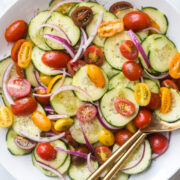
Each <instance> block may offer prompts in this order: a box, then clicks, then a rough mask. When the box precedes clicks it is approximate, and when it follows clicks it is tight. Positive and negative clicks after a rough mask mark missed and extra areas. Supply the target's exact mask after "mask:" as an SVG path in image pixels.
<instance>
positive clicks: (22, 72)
mask: <svg viewBox="0 0 180 180" xmlns="http://www.w3.org/2000/svg"><path fill="white" fill-rule="evenodd" d="M16 72H17V74H18V75H19V77H20V78H22V79H24V70H23V68H21V67H19V66H18V64H17V63H16Z"/></svg>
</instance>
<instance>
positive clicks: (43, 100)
mask: <svg viewBox="0 0 180 180" xmlns="http://www.w3.org/2000/svg"><path fill="white" fill-rule="evenodd" d="M37 94H41V95H45V94H47V91H46V89H38V90H37ZM36 98H37V100H38V101H39V102H40V103H41V104H42V105H48V104H49V100H50V97H36Z"/></svg>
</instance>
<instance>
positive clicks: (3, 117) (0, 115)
mask: <svg viewBox="0 0 180 180" xmlns="http://www.w3.org/2000/svg"><path fill="white" fill-rule="evenodd" d="M12 124H13V113H12V112H11V110H10V109H8V108H7V107H6V106H0V127H3V128H7V127H10V126H11V125H12Z"/></svg>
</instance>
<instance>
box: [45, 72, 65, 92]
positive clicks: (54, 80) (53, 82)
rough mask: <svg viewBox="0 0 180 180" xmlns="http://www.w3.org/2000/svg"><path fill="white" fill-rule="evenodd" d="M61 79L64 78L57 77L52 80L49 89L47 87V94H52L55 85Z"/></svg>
mask: <svg viewBox="0 0 180 180" xmlns="http://www.w3.org/2000/svg"><path fill="white" fill-rule="evenodd" d="M61 78H62V75H57V76H55V77H54V78H52V79H51V81H50V82H49V84H48V87H47V94H49V93H50V92H51V89H52V87H53V86H54V84H55V83H56V82H57V81H58V80H59V79H61Z"/></svg>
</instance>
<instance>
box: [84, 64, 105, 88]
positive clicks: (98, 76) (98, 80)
mask: <svg viewBox="0 0 180 180" xmlns="http://www.w3.org/2000/svg"><path fill="white" fill-rule="evenodd" d="M87 75H88V77H89V78H90V80H91V81H92V82H93V83H94V84H95V86H96V87H99V88H101V87H104V85H105V83H106V81H105V78H104V74H103V72H102V71H101V69H100V68H99V67H98V66H96V65H88V66H87Z"/></svg>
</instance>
